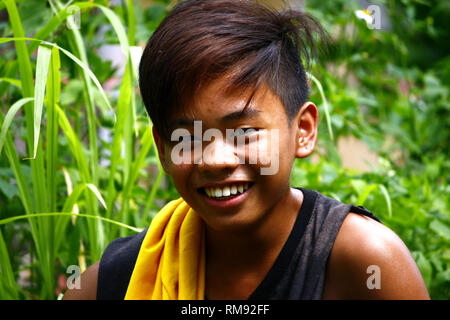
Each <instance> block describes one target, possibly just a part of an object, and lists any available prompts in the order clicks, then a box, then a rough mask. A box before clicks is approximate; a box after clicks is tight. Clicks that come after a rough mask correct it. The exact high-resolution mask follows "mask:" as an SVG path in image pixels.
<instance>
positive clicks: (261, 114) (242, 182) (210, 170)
mask: <svg viewBox="0 0 450 320" xmlns="http://www.w3.org/2000/svg"><path fill="white" fill-rule="evenodd" d="M225 81H227V78H226V77H223V78H220V79H219V80H216V81H214V82H212V83H211V84H209V85H208V86H206V87H204V88H203V89H202V90H200V91H199V92H200V94H199V95H198V96H197V97H196V101H195V103H194V106H193V107H192V108H190V109H189V112H184V113H177V114H174V116H173V117H172V119H170V120H171V123H172V124H173V128H172V130H173V131H172V132H171V134H173V135H172V137H173V138H174V139H172V140H176V141H170V142H168V143H164V142H163V141H162V140H161V139H159V137H158V136H157V134H156V132H155V131H154V133H155V139H156V142H157V146H158V150H159V154H160V159H161V162H162V164H163V166H164V169H165V170H166V172H167V173H168V174H169V175H170V176H171V177H172V179H173V182H174V184H175V187H176V188H177V190H178V192H179V193H180V195H181V196H182V197H183V199H184V200H185V201H186V202H187V203H188V204H189V205H190V206H191V207H192V208H193V209H194V210H195V211H196V212H197V213H198V214H199V215H200V216H201V217H202V218H203V220H204V221H205V222H206V224H207V225H208V226H209V227H210V228H212V229H215V230H237V229H241V228H246V227H249V226H251V225H253V224H254V223H257V222H258V221H259V219H261V218H263V217H264V216H265V215H266V214H269V213H270V212H271V209H273V208H274V207H275V206H276V205H277V203H278V202H279V201H280V200H281V199H282V198H283V196H285V195H286V193H287V192H290V183H289V180H290V174H291V169H292V165H293V163H294V160H295V158H296V157H297V158H303V157H306V156H308V155H309V154H310V153H311V152H312V150H313V149H314V145H315V141H316V136H317V109H316V108H315V106H314V105H313V104H312V103H305V105H304V106H303V107H302V109H301V110H300V112H299V113H298V114H297V116H296V117H295V118H294V119H293V120H292V122H291V124H289V120H288V118H287V115H286V112H285V110H284V107H283V105H282V103H281V101H280V100H279V98H278V97H277V96H276V95H275V94H274V93H273V92H272V91H271V90H270V89H269V88H268V87H267V86H265V85H264V86H262V87H261V88H260V89H259V90H258V91H257V92H256V95H255V97H254V98H253V100H252V103H251V104H250V105H249V106H248V107H247V108H246V109H245V110H244V106H245V105H246V102H247V99H248V96H249V94H250V91H247V92H245V94H240V95H239V94H230V95H225V94H224V93H223V92H222V89H223V88H224V87H225V83H226V82H225ZM266 89H267V90H266ZM243 110H244V111H243ZM194 120H195V121H196V122H195V123H194ZM238 129H242V130H238ZM252 129H254V130H252ZM175 136H176V137H175ZM180 137H185V138H187V139H189V141H186V140H184V142H183V141H181V140H182V138H181V139H180ZM180 141H181V142H180Z"/></svg>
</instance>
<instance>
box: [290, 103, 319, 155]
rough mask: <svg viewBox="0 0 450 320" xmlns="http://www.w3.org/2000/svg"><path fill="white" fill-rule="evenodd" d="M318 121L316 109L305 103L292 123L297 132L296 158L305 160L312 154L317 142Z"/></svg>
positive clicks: (312, 104)
mask: <svg viewBox="0 0 450 320" xmlns="http://www.w3.org/2000/svg"><path fill="white" fill-rule="evenodd" d="M318 120H319V116H318V112H317V107H316V106H315V105H314V103H312V102H305V104H303V106H302V107H301V108H300V111H299V113H298V114H297V116H296V117H295V120H294V123H293V125H295V126H296V130H297V135H296V137H297V140H296V152H295V156H296V158H306V157H307V156H309V155H310V154H311V153H312V152H313V150H314V147H315V146H316V140H317V125H318Z"/></svg>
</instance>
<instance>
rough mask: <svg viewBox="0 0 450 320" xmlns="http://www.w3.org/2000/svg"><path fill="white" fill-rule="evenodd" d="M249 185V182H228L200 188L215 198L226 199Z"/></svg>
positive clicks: (237, 194) (235, 195)
mask: <svg viewBox="0 0 450 320" xmlns="http://www.w3.org/2000/svg"><path fill="white" fill-rule="evenodd" d="M250 187H251V184H250V183H249V182H237V183H230V184H226V185H221V186H215V187H205V188H202V190H203V192H204V193H205V194H206V195H207V196H208V197H209V198H212V199H215V200H228V199H232V198H234V197H237V196H239V195H240V194H242V193H244V192H245V191H247V190H248V189H249V188H250Z"/></svg>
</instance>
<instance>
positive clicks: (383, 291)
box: [323, 213, 430, 300]
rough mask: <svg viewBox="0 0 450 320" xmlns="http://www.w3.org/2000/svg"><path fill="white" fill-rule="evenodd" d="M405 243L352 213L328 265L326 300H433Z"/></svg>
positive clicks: (391, 233) (390, 232) (382, 228)
mask: <svg viewBox="0 0 450 320" xmlns="http://www.w3.org/2000/svg"><path fill="white" fill-rule="evenodd" d="M429 298H430V297H429V295H428V291H427V289H426V286H425V283H424V281H423V278H422V276H421V274H420V271H419V269H418V268H417V265H416V263H415V261H414V259H413V257H412V256H411V254H410V252H409V250H408V248H407V247H406V245H405V244H404V243H403V241H402V240H401V239H400V238H399V237H398V236H397V235H396V234H395V233H394V232H393V231H392V230H390V229H389V228H387V227H386V226H384V225H382V224H381V223H378V222H376V221H375V220H373V219H371V218H368V217H365V216H362V215H358V214H355V213H349V214H348V216H347V217H346V218H345V220H344V222H343V224H342V226H341V229H340V230H339V233H338V235H337V238H336V241H335V243H334V245H333V249H332V250H331V253H330V257H329V259H328V263H327V272H326V280H325V287H324V292H323V299H392V300H394V299H413V300H416V299H429Z"/></svg>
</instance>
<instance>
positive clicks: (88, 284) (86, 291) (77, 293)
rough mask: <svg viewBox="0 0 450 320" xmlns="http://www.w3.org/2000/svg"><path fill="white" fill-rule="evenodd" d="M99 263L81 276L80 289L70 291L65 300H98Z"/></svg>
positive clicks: (65, 294)
mask: <svg viewBox="0 0 450 320" xmlns="http://www.w3.org/2000/svg"><path fill="white" fill-rule="evenodd" d="M98 265H99V261H97V262H96V263H94V264H93V265H91V266H90V267H89V268H87V269H86V271H84V272H83V274H81V276H80V277H81V278H80V289H68V290H67V291H66V292H65V293H64V296H63V300H96V298H97V278H98Z"/></svg>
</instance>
